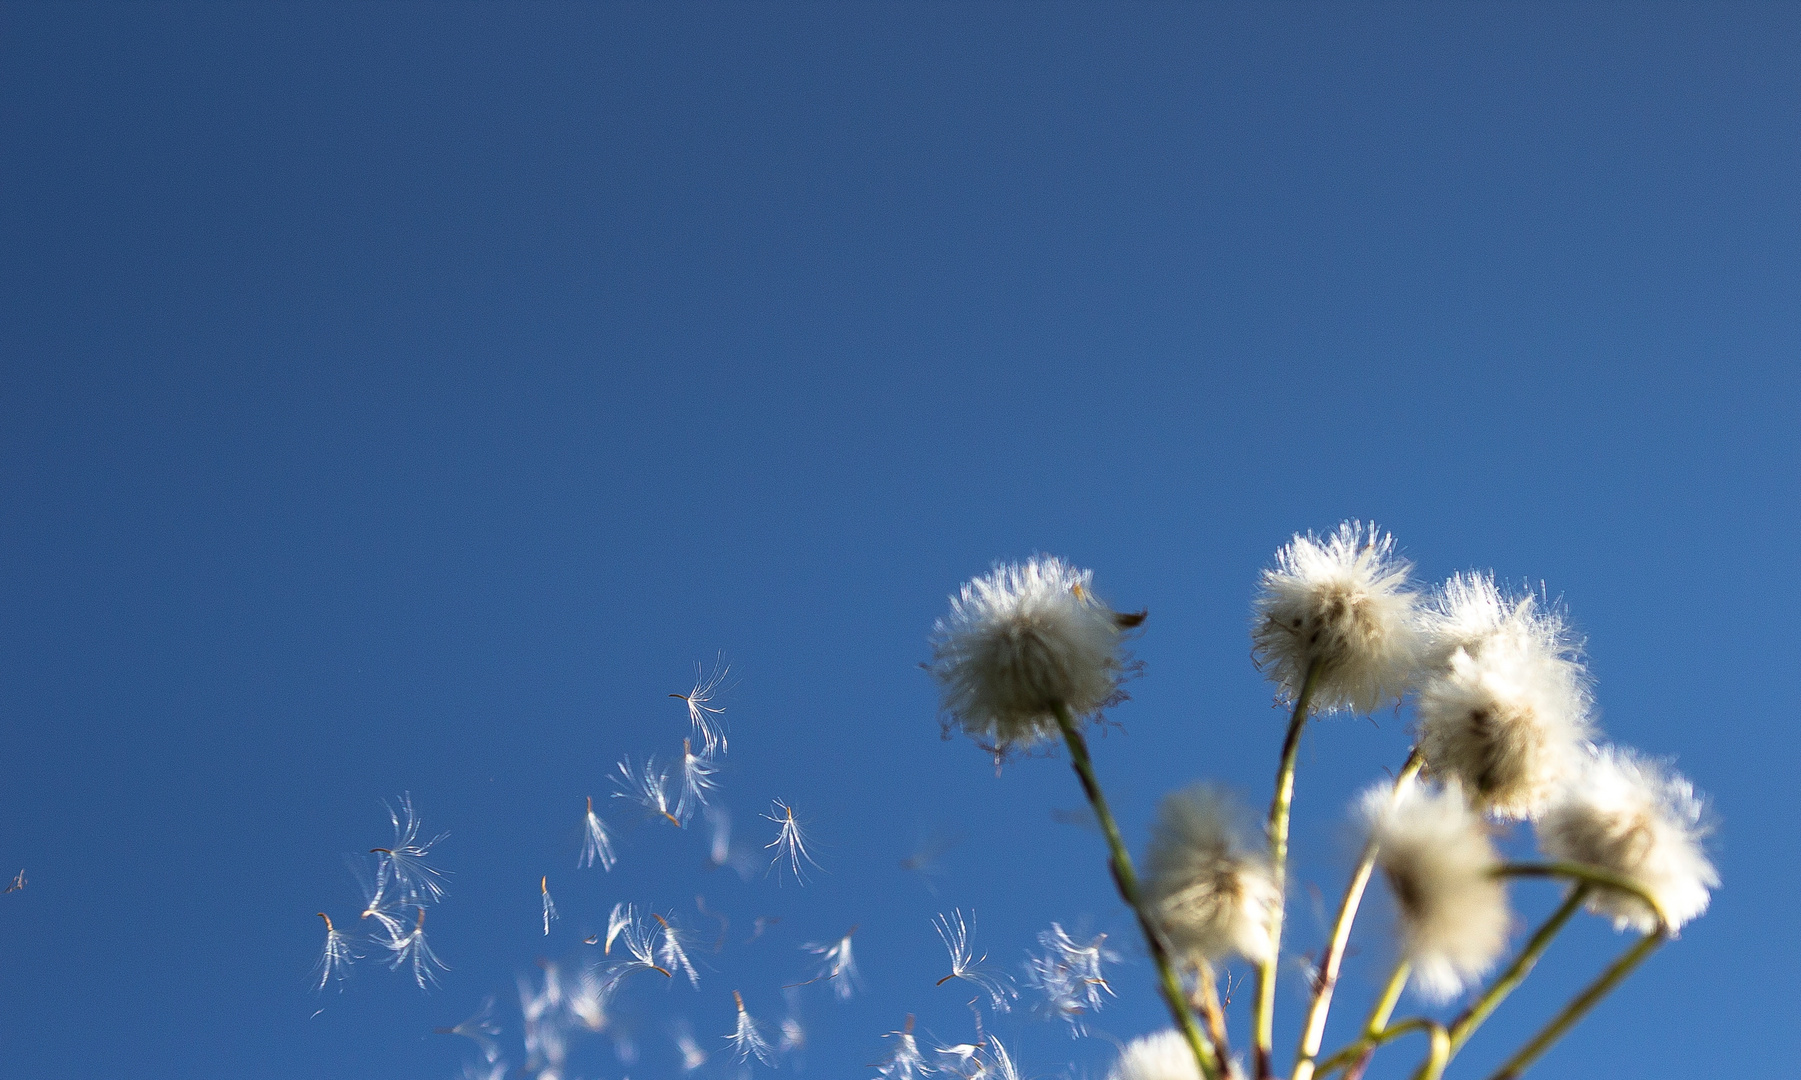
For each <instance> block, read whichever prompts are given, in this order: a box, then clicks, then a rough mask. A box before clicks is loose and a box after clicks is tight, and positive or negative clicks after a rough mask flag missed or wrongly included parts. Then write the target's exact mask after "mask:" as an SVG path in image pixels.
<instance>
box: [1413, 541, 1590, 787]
mask: <svg viewBox="0 0 1801 1080" xmlns="http://www.w3.org/2000/svg"><path fill="white" fill-rule="evenodd" d="M1427 625H1428V627H1429V634H1430V637H1431V639H1432V642H1433V652H1434V653H1435V654H1436V656H1438V657H1442V658H1443V659H1442V661H1441V664H1440V666H1439V667H1438V668H1437V670H1436V671H1434V672H1433V674H1431V675H1430V676H1429V677H1428V678H1427V679H1426V680H1425V681H1424V682H1423V683H1422V685H1421V687H1420V691H1419V730H1420V750H1421V752H1422V753H1424V754H1425V757H1426V763H1427V768H1428V769H1429V770H1430V771H1431V772H1432V773H1434V774H1436V775H1438V776H1451V777H1456V778H1457V779H1458V780H1460V781H1462V783H1463V786H1464V790H1465V791H1467V792H1468V793H1469V795H1470V798H1471V799H1472V800H1473V801H1474V802H1475V803H1476V804H1477V805H1478V806H1479V807H1481V808H1482V809H1485V810H1488V811H1490V812H1492V813H1494V814H1496V815H1498V816H1500V817H1504V818H1513V819H1526V818H1534V817H1537V816H1538V814H1539V813H1540V812H1541V811H1542V810H1543V809H1544V808H1545V807H1546V806H1547V805H1549V804H1550V802H1551V801H1552V799H1554V798H1555V797H1556V795H1557V793H1558V791H1559V790H1560V788H1561V786H1562V784H1563V783H1564V781H1565V779H1566V778H1567V777H1568V775H1569V773H1570V770H1571V769H1573V768H1574V767H1575V766H1576V765H1577V764H1578V763H1579V760H1580V755H1581V753H1582V747H1583V746H1584V744H1585V743H1586V741H1587V739H1588V738H1589V737H1590V735H1591V734H1592V731H1593V723H1592V721H1591V720H1590V697H1589V690H1588V678H1587V673H1586V671H1585V670H1584V668H1583V666H1582V663H1581V661H1580V659H1579V655H1580V645H1579V643H1578V642H1576V641H1575V640H1573V638H1572V637H1571V635H1570V633H1569V630H1568V629H1567V627H1566V626H1565V624H1564V622H1563V619H1562V618H1561V617H1560V616H1559V614H1558V613H1557V612H1555V611H1541V610H1539V609H1538V606H1537V604H1536V603H1535V601H1534V598H1533V597H1532V596H1531V595H1527V596H1524V597H1521V598H1519V599H1507V598H1505V597H1503V596H1501V594H1500V592H1499V590H1497V589H1496V588H1495V587H1494V582H1493V581H1492V580H1490V579H1489V578H1486V577H1481V576H1474V575H1472V576H1469V577H1464V576H1461V575H1460V576H1458V577H1454V578H1452V579H1451V580H1450V581H1449V582H1447V583H1446V586H1445V589H1444V590H1443V591H1442V592H1441V594H1440V596H1439V598H1438V603H1437V605H1436V606H1435V608H1434V610H1433V611H1432V612H1430V613H1429V615H1428V617H1427ZM1447 650H1448V651H1447Z"/></svg>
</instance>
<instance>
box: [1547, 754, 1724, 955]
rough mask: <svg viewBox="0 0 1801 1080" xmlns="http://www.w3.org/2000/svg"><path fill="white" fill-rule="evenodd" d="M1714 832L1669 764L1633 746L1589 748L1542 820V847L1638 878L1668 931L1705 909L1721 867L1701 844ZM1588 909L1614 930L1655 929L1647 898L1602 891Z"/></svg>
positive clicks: (1554, 855) (1702, 804) (1559, 855)
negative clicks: (1660, 910)
mask: <svg viewBox="0 0 1801 1080" xmlns="http://www.w3.org/2000/svg"><path fill="white" fill-rule="evenodd" d="M1710 831H1711V829H1710V827H1709V824H1708V822H1707V814H1706V804H1705V802H1704V800H1703V799H1702V798H1701V797H1700V796H1698V795H1696V794H1695V789H1694V786H1693V785H1691V784H1690V783H1689V782H1688V781H1687V780H1686V779H1684V778H1683V777H1682V776H1681V775H1680V774H1678V773H1676V772H1674V771H1672V770H1671V769H1669V768H1667V767H1666V766H1664V765H1662V764H1660V763H1658V762H1655V761H1651V760H1648V759H1646V758H1643V757H1641V756H1639V755H1637V754H1635V753H1633V752H1632V751H1630V750H1626V749H1621V748H1618V747H1611V746H1610V747H1604V748H1599V749H1595V750H1593V751H1591V752H1590V753H1589V754H1588V756H1587V760H1586V761H1585V762H1584V763H1583V766H1582V768H1581V770H1580V772H1579V773H1578V774H1577V775H1576V777H1575V778H1574V779H1573V780H1572V782H1571V783H1570V784H1569V786H1568V788H1567V789H1566V793H1565V796H1564V798H1563V799H1562V800H1561V801H1559V802H1558V803H1557V804H1556V805H1554V806H1552V808H1551V809H1550V810H1548V811H1547V812H1546V813H1545V816H1544V817H1543V818H1542V819H1541V820H1540V821H1539V823H1538V840H1539V846H1540V847H1542V848H1543V849H1544V852H1545V854H1546V855H1548V856H1550V857H1551V858H1553V859H1557V860H1560V861H1567V862H1576V863H1584V864H1586V865H1589V866H1595V867H1599V868H1601V869H1603V870H1606V871H1608V872H1610V873H1613V874H1617V875H1619V876H1620V877H1623V878H1629V879H1631V880H1632V881H1635V882H1637V883H1638V884H1639V885H1640V886H1642V887H1643V888H1644V890H1645V891H1646V892H1648V893H1650V894H1651V895H1652V896H1653V897H1655V898H1656V900H1657V903H1658V905H1659V906H1660V907H1662V908H1663V912H1664V915H1665V917H1666V918H1668V919H1669V921H1670V929H1671V930H1676V929H1679V928H1680V927H1681V926H1682V925H1683V924H1684V923H1686V922H1688V921H1689V920H1691V919H1693V918H1695V917H1696V916H1698V915H1700V914H1701V913H1702V912H1704V911H1706V910H1707V903H1708V900H1709V898H1710V890H1712V889H1714V888H1716V887H1718V886H1719V884H1720V875H1719V872H1718V871H1716V870H1715V869H1714V866H1713V863H1712V862H1710V861H1709V860H1708V858H1707V852H1706V851H1705V849H1704V848H1703V846H1702V841H1703V840H1705V839H1706V837H1707V834H1708V833H1709V832H1710ZM1588 907H1589V910H1590V911H1594V912H1596V913H1598V914H1601V915H1606V916H1609V917H1611V918H1612V919H1613V925H1614V928H1615V929H1620V930H1623V929H1626V928H1627V927H1631V928H1633V929H1635V930H1638V931H1640V932H1643V933H1650V932H1651V931H1653V930H1655V929H1656V928H1657V916H1656V913H1655V912H1653V911H1651V909H1650V907H1649V906H1648V905H1646V904H1645V902H1644V901H1643V900H1640V899H1639V898H1638V897H1636V896H1633V895H1631V894H1629V893H1626V892H1622V891H1620V890H1618V889H1598V890H1596V892H1595V893H1594V897H1593V899H1591V900H1590V901H1589V904H1588Z"/></svg>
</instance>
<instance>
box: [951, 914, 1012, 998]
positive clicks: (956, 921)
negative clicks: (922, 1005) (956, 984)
mask: <svg viewBox="0 0 1801 1080" xmlns="http://www.w3.org/2000/svg"><path fill="white" fill-rule="evenodd" d="M973 921H974V920H973V917H972V919H971V922H973ZM932 926H933V928H934V929H936V930H937V931H938V938H939V940H941V941H943V942H944V948H945V950H946V951H947V952H949V953H950V959H951V973H950V974H949V975H946V976H945V977H944V978H942V979H939V980H938V985H940V986H943V985H944V984H945V983H947V982H949V981H951V980H952V979H961V980H963V981H964V982H967V983H971V984H973V985H975V986H977V987H979V988H981V989H982V990H983V991H984V992H985V993H987V995H988V1003H989V1005H991V1006H992V1007H993V1009H994V1011H995V1012H997V1013H1004V1012H1006V1011H1007V1010H1008V1009H1010V1008H1011V1007H1012V999H1014V998H1016V997H1018V996H1019V991H1018V990H1015V989H1014V988H1013V980H1011V979H1009V978H1008V977H1007V976H1006V975H1004V974H1002V973H1001V972H999V971H996V970H994V969H993V968H991V967H989V966H988V965H987V963H986V961H987V959H988V954H987V953H983V954H982V955H981V956H977V955H976V954H975V946H973V945H971V944H970V940H969V938H970V923H966V922H964V920H963V912H962V911H961V910H953V911H952V912H951V913H950V914H949V915H944V914H940V915H938V916H937V917H936V918H935V919H933V920H932Z"/></svg>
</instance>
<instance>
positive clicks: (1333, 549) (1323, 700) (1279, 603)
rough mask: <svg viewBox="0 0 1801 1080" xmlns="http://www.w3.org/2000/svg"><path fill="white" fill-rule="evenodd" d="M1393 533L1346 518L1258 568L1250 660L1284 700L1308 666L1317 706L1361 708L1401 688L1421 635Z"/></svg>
mask: <svg viewBox="0 0 1801 1080" xmlns="http://www.w3.org/2000/svg"><path fill="white" fill-rule="evenodd" d="M1411 569H1412V567H1411V565H1410V564H1409V563H1408V562H1407V561H1406V560H1404V559H1402V558H1400V557H1399V556H1398V555H1396V554H1395V551H1394V538H1393V537H1392V536H1389V535H1388V534H1387V533H1384V532H1382V531H1381V530H1379V529H1378V528H1377V527H1376V526H1375V525H1373V524H1372V525H1370V526H1368V527H1367V528H1366V527H1365V526H1364V525H1363V524H1362V523H1361V522H1356V521H1347V522H1345V523H1344V524H1342V525H1340V526H1339V527H1338V530H1337V531H1336V532H1334V533H1332V534H1331V535H1329V536H1326V537H1323V538H1321V537H1316V536H1314V535H1313V534H1312V533H1308V534H1307V535H1306V536H1300V535H1297V536H1295V538H1294V539H1293V540H1291V541H1290V542H1289V543H1288V544H1287V545H1285V546H1284V547H1283V548H1282V549H1281V550H1279V551H1277V552H1276V564H1275V566H1273V567H1271V568H1269V569H1267V570H1265V571H1264V572H1263V582H1262V587H1261V589H1260V591H1259V592H1258V595H1257V600H1256V603H1255V605H1254V606H1253V609H1252V622H1251V643H1252V652H1253V655H1255V657H1256V658H1257V663H1258V666H1259V667H1261V668H1262V669H1263V672H1264V674H1265V675H1267V676H1268V677H1269V679H1270V681H1272V682H1274V683H1275V684H1276V686H1277V687H1278V688H1279V689H1280V691H1281V693H1282V694H1283V695H1284V696H1285V697H1286V698H1288V699H1290V700H1293V699H1294V698H1295V697H1296V696H1297V695H1299V694H1300V692H1301V685H1302V683H1303V682H1305V681H1306V678H1307V672H1308V670H1309V669H1310V668H1311V669H1312V670H1313V672H1314V692H1313V706H1314V709H1315V710H1316V711H1320V712H1330V711H1332V710H1336V709H1350V710H1351V711H1353V712H1360V713H1367V712H1371V711H1374V710H1375V709H1377V708H1379V707H1381V706H1383V705H1385V704H1388V703H1389V702H1391V701H1395V700H1397V699H1399V698H1400V696H1401V695H1402V694H1404V693H1406V692H1407V687H1408V684H1409V682H1410V681H1411V680H1412V678H1413V675H1414V672H1415V669H1416V668H1417V667H1418V665H1419V662H1420V658H1421V652H1422V648H1423V645H1424V639H1423V637H1422V635H1421V633H1420V628H1419V626H1418V622H1417V620H1416V618H1415V611H1416V608H1417V606H1418V603H1419V598H1418V596H1417V595H1416V594H1414V593H1413V592H1412V591H1411V590H1410V589H1409V588H1408V583H1407V574H1408V571H1409V570H1411Z"/></svg>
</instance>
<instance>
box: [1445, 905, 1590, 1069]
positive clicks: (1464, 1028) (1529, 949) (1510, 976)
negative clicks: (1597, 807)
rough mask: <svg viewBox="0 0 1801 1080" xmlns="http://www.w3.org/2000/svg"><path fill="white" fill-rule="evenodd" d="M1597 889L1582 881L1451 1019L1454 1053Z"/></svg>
mask: <svg viewBox="0 0 1801 1080" xmlns="http://www.w3.org/2000/svg"><path fill="white" fill-rule="evenodd" d="M1593 891H1594V886H1593V885H1590V884H1589V883H1587V882H1585V881H1584V882H1578V883H1577V884H1576V887H1575V888H1573V889H1571V890H1570V895H1569V896H1567V897H1565V898H1564V901H1563V904H1562V906H1560V907H1559V908H1558V909H1557V910H1556V911H1554V912H1552V913H1551V917H1550V918H1548V919H1546V920H1545V921H1544V924H1543V925H1541V926H1540V927H1539V928H1538V929H1537V930H1535V931H1533V933H1532V937H1531V939H1530V940H1528V941H1527V942H1526V947H1525V948H1523V949H1521V950H1520V954H1519V955H1518V956H1516V957H1514V958H1513V963H1511V964H1509V965H1507V970H1506V971H1503V972H1501V974H1500V977H1498V978H1497V979H1495V981H1494V982H1493V983H1492V984H1490V985H1489V988H1488V989H1487V990H1485V991H1483V992H1482V996H1481V997H1479V998H1477V999H1476V1000H1475V1001H1473V1002H1471V1003H1470V1007H1469V1008H1467V1009H1465V1010H1463V1013H1462V1014H1461V1015H1459V1016H1458V1017H1457V1019H1455V1020H1453V1021H1452V1022H1451V1053H1453V1054H1455V1053H1457V1051H1459V1050H1461V1049H1463V1044H1464V1043H1466V1042H1468V1041H1469V1038H1470V1036H1471V1035H1473V1034H1475V1033H1476V1029H1477V1028H1478V1027H1481V1026H1482V1022H1483V1021H1484V1020H1487V1019H1488V1017H1489V1015H1490V1014H1491V1013H1493V1012H1494V1011H1495V1009H1497V1008H1499V1007H1500V1005H1501V1002H1503V1001H1505V1000H1507V995H1508V994H1511V993H1513V991H1514V990H1515V989H1516V988H1517V987H1518V986H1519V985H1520V983H1522V982H1525V981H1526V976H1528V975H1530V974H1532V968H1533V967H1534V966H1535V965H1536V964H1537V963H1538V958H1539V957H1541V956H1543V955H1544V953H1545V950H1546V949H1548V948H1550V947H1551V939H1552V938H1554V937H1556V936H1557V932H1558V931H1559V930H1562V929H1563V927H1564V924H1565V923H1567V922H1569V921H1570V917H1571V916H1573V915H1575V914H1576V912H1577V910H1578V909H1579V908H1581V907H1582V903H1583V901H1585V900H1587V899H1588V897H1589V894H1590V893H1591V892H1593Z"/></svg>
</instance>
